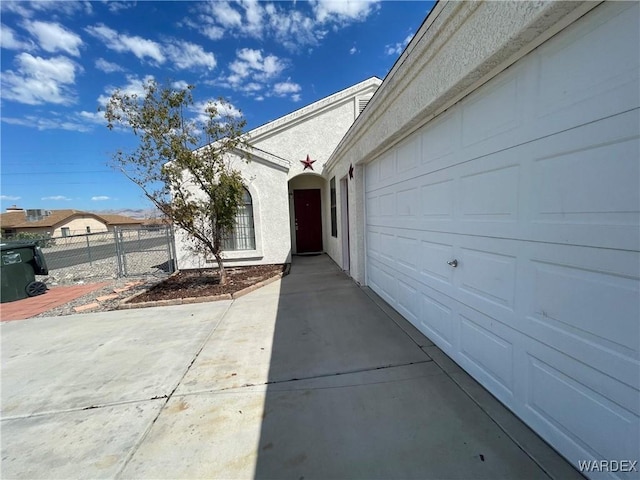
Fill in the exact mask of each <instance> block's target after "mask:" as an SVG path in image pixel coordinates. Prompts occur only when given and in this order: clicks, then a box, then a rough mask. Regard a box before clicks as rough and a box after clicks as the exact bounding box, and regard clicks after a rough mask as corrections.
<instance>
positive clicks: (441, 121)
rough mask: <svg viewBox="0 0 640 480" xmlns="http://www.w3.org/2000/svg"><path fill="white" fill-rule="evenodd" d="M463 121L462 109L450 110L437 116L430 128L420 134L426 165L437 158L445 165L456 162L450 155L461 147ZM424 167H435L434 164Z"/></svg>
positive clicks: (423, 158)
mask: <svg viewBox="0 0 640 480" xmlns="http://www.w3.org/2000/svg"><path fill="white" fill-rule="evenodd" d="M461 122H462V116H461V115H460V110H459V109H454V110H449V111H448V112H445V113H443V114H442V115H440V116H439V117H438V118H436V119H435V120H434V121H433V122H432V123H431V125H430V128H429V129H427V130H425V131H423V132H421V133H420V134H419V137H420V139H421V146H422V152H421V153H422V164H425V165H426V164H429V163H433V162H435V161H436V160H441V163H444V164H445V165H450V164H451V163H454V162H452V161H451V160H450V158H448V157H449V156H450V155H451V154H452V153H454V152H455V151H456V150H457V148H458V147H459V144H460V141H461V131H462V126H461ZM422 168H428V169H433V167H432V166H430V167H422Z"/></svg>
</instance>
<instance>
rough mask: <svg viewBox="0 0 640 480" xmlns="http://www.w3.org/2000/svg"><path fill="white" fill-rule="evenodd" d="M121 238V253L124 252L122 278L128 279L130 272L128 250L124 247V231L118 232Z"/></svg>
mask: <svg viewBox="0 0 640 480" xmlns="http://www.w3.org/2000/svg"><path fill="white" fill-rule="evenodd" d="M118 236H119V237H120V251H121V252H122V276H123V277H126V276H127V275H128V274H129V272H128V271H127V249H126V247H125V245H124V233H123V231H122V229H120V230H119V231H118Z"/></svg>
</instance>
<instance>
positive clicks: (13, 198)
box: [0, 195, 22, 200]
mask: <svg viewBox="0 0 640 480" xmlns="http://www.w3.org/2000/svg"><path fill="white" fill-rule="evenodd" d="M21 198H22V197H16V196H14V195H0V200H20V199H21Z"/></svg>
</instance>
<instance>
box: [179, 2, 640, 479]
mask: <svg viewBox="0 0 640 480" xmlns="http://www.w3.org/2000/svg"><path fill="white" fill-rule="evenodd" d="M639 74H640V4H639V3H638V2H603V3H598V2H590V1H588V2H580V1H577V2H517V1H514V2H484V1H479V2H457V1H450V2H447V1H440V2H438V3H437V4H436V5H435V7H434V8H433V10H432V11H431V12H430V14H429V15H428V17H427V18H426V20H425V21H424V23H423V24H422V26H421V27H420V29H419V30H418V32H417V33H416V34H415V36H414V38H413V40H412V41H411V42H410V43H409V45H408V46H407V48H406V49H405V51H404V52H403V53H402V54H401V56H400V58H399V59H398V61H397V62H396V64H395V65H394V67H393V68H392V70H391V71H390V72H389V74H388V75H387V76H386V77H385V79H384V80H383V81H382V82H380V81H379V80H378V79H369V80H366V81H364V82H362V83H360V84H358V85H355V86H353V87H350V88H348V89H346V90H344V91H342V92H338V93H336V94H335V95H332V96H330V97H327V98H326V99H324V100H321V101H319V102H316V103H314V104H311V105H309V106H307V107H305V108H302V109H300V110H298V111H296V112H294V113H292V114H290V115H287V116H285V117H282V118H281V119H278V120H276V121H274V122H271V123H269V124H267V125H265V126H263V127H260V128H258V129H256V130H254V131H252V132H251V133H250V135H251V138H252V139H253V143H254V145H255V147H256V150H255V152H253V153H252V155H253V161H252V162H250V163H249V164H246V165H245V166H243V176H244V178H245V180H246V187H247V190H248V193H249V194H250V202H251V204H250V205H249V195H247V208H246V209H245V212H251V213H250V215H251V217H252V218H251V220H252V221H251V222H249V221H248V220H247V219H245V220H239V221H240V223H239V225H245V226H246V230H247V231H248V232H244V233H243V234H242V235H244V236H243V238H238V239H237V240H236V241H235V242H236V243H235V247H236V248H234V249H233V250H229V251H228V252H227V254H226V255H227V257H228V258H229V259H230V261H232V262H237V263H241V264H247V263H259V262H262V263H281V262H285V261H288V260H289V256H290V254H296V253H305V252H313V251H323V252H326V253H327V254H328V255H329V256H330V257H331V258H332V259H333V260H334V261H335V262H336V263H337V264H338V265H339V266H341V267H342V268H343V269H344V270H345V271H347V272H348V273H349V274H350V275H351V276H352V277H353V278H354V279H355V280H356V281H357V282H358V283H360V284H361V285H367V286H369V287H370V288H371V289H373V290H374V291H375V292H376V293H377V294H379V295H380V296H381V297H382V298H383V299H384V300H385V301H387V302H388V303H389V304H390V305H391V306H392V307H393V308H395V309H396V310H397V311H398V312H399V313H400V314H401V315H403V316H404V317H405V318H406V319H407V320H409V321H410V322H411V323H412V324H413V325H415V326H416V327H417V328H418V329H419V330H421V331H422V332H423V333H424V334H425V335H426V336H428V337H429V338H430V339H431V340H432V341H433V342H434V343H435V344H436V345H438V346H439V347H440V348H441V349H442V350H443V351H444V352H445V353H447V354H448V355H449V356H450V357H451V358H452V359H453V360H455V361H456V362H457V363H458V364H459V365H460V366H461V367H462V368H464V369H465V370H466V371H467V372H469V373H470V374H471V375H472V376H473V377H474V378H475V379H476V380H478V381H479V382H480V383H481V384H482V385H483V386H484V387H486V388H487V389H488V390H489V391H490V392H491V393H492V394H493V395H494V396H495V397H497V398H498V399H499V400H500V401H501V402H502V403H504V404H505V405H506V406H507V407H509V408H510V409H511V410H512V411H513V412H514V413H515V414H516V415H517V416H518V417H520V418H521V419H522V420H523V421H524V422H526V423H527V424H528V425H529V426H530V427H531V428H532V429H533V430H534V431H536V432H537V433H538V434H539V435H540V436H541V437H542V438H544V439H545V440H546V441H547V442H548V443H550V444H551V445H552V446H553V447H555V448H556V449H557V450H558V451H559V452H560V453H561V454H562V455H564V456H565V457H566V458H567V459H568V460H569V461H570V462H571V463H572V464H573V465H577V462H578V461H580V460H618V461H622V460H629V461H634V460H635V461H637V460H639V458H638V455H639V453H638V452H640V421H639V419H640V253H639V250H640V82H639ZM374 92H375V93H374ZM365 104H366V108H364V110H362V111H361V108H362V107H364V105H365ZM307 155H308V156H309V157H308V158H309V159H310V160H311V161H315V163H303V162H302V161H303V160H306V159H307ZM307 164H308V165H310V166H312V167H313V170H311V168H305V165H307ZM318 203H319V205H318ZM249 207H250V208H249ZM248 215H249V213H246V215H245V216H248ZM242 221H244V223H242ZM242 235H241V236H242ZM237 247H239V248H237ZM205 260H206V259H195V258H192V257H188V256H187V255H183V257H181V258H179V259H178V261H179V266H180V267H181V268H189V267H194V266H200V265H204V262H205ZM587 475H589V476H592V477H593V478H615V477H621V478H628V477H627V476H628V473H624V472H597V471H596V472H591V473H588V474H587ZM629 478H638V473H637V472H636V473H635V477H629Z"/></svg>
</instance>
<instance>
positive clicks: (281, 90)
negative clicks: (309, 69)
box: [273, 80, 302, 97]
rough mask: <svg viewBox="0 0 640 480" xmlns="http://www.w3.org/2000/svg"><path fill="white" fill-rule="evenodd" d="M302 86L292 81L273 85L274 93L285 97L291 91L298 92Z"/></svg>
mask: <svg viewBox="0 0 640 480" xmlns="http://www.w3.org/2000/svg"><path fill="white" fill-rule="evenodd" d="M301 89H302V88H301V87H300V85H298V84H297V83H293V82H290V81H288V80H287V81H286V82H281V83H276V84H275V85H274V86H273V93H274V94H276V95H277V96H279V97H284V96H286V95H288V94H290V93H298V92H299V91H300V90H301Z"/></svg>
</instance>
